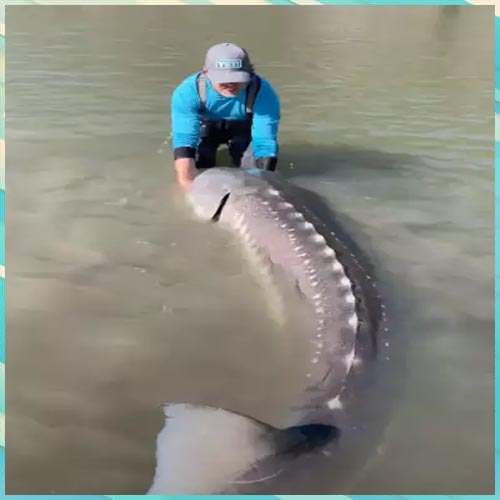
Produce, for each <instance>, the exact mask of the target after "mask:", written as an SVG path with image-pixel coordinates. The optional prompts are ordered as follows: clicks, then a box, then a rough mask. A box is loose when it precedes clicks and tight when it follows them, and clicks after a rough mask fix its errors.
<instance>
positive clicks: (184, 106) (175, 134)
mask: <svg viewBox="0 0 500 500" xmlns="http://www.w3.org/2000/svg"><path fill="white" fill-rule="evenodd" d="M193 83H194V85H193ZM198 110H199V98H198V93H197V90H196V84H195V82H193V81H191V80H186V81H184V82H183V83H181V84H180V85H179V86H178V87H177V88H176V89H175V90H174V92H173V94H172V100H171V120H172V147H173V149H174V156H175V158H186V157H187V158H194V153H195V149H196V147H197V145H198V141H199V137H200V119H199V114H198Z"/></svg>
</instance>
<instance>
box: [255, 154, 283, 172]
mask: <svg viewBox="0 0 500 500" xmlns="http://www.w3.org/2000/svg"><path fill="white" fill-rule="evenodd" d="M277 163H278V158H276V157H275V156H272V157H264V158H257V159H256V160H255V166H256V167H257V168H260V169H262V170H270V171H271V172H272V171H273V170H275V169H276V165H277Z"/></svg>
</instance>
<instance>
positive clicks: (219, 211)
mask: <svg viewBox="0 0 500 500" xmlns="http://www.w3.org/2000/svg"><path fill="white" fill-rule="evenodd" d="M230 195H231V191H229V192H228V193H226V194H225V195H224V196H223V197H222V199H221V201H220V203H219V206H218V207H217V210H216V211H215V213H214V214H213V215H212V217H211V218H210V220H211V221H212V222H219V219H220V217H221V215H222V211H223V210H224V207H225V206H226V203H227V200H229V196H230Z"/></svg>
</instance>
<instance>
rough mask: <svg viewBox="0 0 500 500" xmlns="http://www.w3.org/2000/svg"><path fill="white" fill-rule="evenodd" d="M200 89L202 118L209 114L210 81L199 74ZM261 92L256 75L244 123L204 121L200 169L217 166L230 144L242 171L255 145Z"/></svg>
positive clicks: (199, 149)
mask: <svg viewBox="0 0 500 500" xmlns="http://www.w3.org/2000/svg"><path fill="white" fill-rule="evenodd" d="M196 85H197V89H198V96H199V98H200V115H202V116H203V114H204V112H205V110H206V102H207V85H206V77H205V75H204V74H203V73H199V74H198V77H197V80H196ZM259 90H260V78H259V77H258V76H257V75H252V78H251V80H250V82H249V84H248V86H247V89H246V99H245V110H246V116H245V118H243V119H242V120H208V119H206V118H202V119H201V130H200V142H199V144H198V151H197V158H196V167H197V168H210V167H213V166H214V165H215V162H216V154H217V149H218V147H219V146H220V145H221V144H228V146H229V155H230V156H231V160H232V162H233V166H235V167H239V166H240V165H241V160H242V158H243V155H244V154H245V153H246V154H245V156H247V155H248V154H249V151H247V150H249V149H251V148H249V146H250V143H251V142H252V118H253V105H254V103H255V98H256V97H257V94H258V92H259Z"/></svg>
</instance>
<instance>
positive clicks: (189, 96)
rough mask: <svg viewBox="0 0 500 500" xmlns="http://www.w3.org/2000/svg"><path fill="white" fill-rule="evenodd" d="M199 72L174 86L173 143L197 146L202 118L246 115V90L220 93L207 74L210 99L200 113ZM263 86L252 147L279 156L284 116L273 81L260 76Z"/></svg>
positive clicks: (262, 155)
mask: <svg viewBox="0 0 500 500" xmlns="http://www.w3.org/2000/svg"><path fill="white" fill-rule="evenodd" d="M196 76H197V73H194V74H193V75H190V76H189V77H187V78H186V79H185V80H184V81H183V82H181V83H180V85H179V86H178V87H177V88H176V89H175V90H174V92H173V94H172V100H171V120H172V146H173V148H174V149H177V148H183V147H187V148H196V147H197V146H198V142H199V139H200V118H201V117H205V118H207V119H209V120H242V119H244V118H245V117H246V108H245V98H246V90H243V91H241V92H240V93H239V94H238V95H236V96H234V97H224V96H222V95H220V94H219V93H218V92H217V91H216V90H215V89H214V88H213V87H212V85H211V83H210V80H209V79H208V78H206V103H205V112H204V114H203V116H201V115H200V106H201V102H200V98H199V95H198V88H197V84H196ZM260 79H261V86H260V90H259V93H258V94H257V96H256V98H255V101H254V105H253V121H252V148H253V154H254V157H255V158H266V157H277V156H278V128H279V122H280V118H281V113H280V102H279V98H278V95H277V94H276V92H275V91H274V89H273V87H272V86H271V84H270V83H269V82H268V81H267V80H265V79H264V78H262V77H260Z"/></svg>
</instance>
